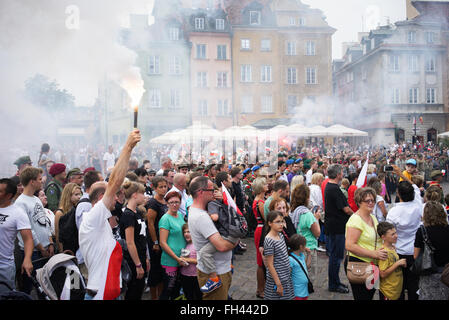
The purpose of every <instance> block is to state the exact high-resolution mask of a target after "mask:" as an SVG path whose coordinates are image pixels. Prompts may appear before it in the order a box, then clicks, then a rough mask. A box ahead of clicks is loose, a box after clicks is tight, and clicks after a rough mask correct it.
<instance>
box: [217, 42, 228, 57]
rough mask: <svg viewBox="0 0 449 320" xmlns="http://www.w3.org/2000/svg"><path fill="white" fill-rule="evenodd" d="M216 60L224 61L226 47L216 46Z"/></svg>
mask: <svg viewBox="0 0 449 320" xmlns="http://www.w3.org/2000/svg"><path fill="white" fill-rule="evenodd" d="M217 59H218V60H226V45H217Z"/></svg>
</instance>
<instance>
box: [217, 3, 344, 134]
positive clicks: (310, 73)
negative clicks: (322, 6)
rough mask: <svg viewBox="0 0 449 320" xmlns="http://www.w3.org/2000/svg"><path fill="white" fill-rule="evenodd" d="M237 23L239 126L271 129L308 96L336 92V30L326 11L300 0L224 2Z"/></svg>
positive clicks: (235, 65)
mask: <svg viewBox="0 0 449 320" xmlns="http://www.w3.org/2000/svg"><path fill="white" fill-rule="evenodd" d="M225 5H226V10H227V13H228V18H229V20H230V23H231V25H232V32H233V34H232V65H233V88H234V107H235V109H236V112H237V123H236V124H237V125H247V124H252V125H255V126H257V127H262V128H263V127H272V126H274V125H276V124H279V123H280V121H282V120H285V121H284V122H285V123H287V121H288V119H289V118H291V117H292V116H293V114H295V113H298V112H301V108H300V106H301V104H302V102H303V100H304V99H305V98H308V99H310V100H312V101H313V100H315V99H316V98H318V97H320V96H330V95H331V92H332V53H331V48H332V40H331V37H332V34H333V33H334V32H335V29H334V28H331V27H329V25H328V24H327V22H326V21H325V18H324V17H323V12H322V11H320V10H318V9H312V8H310V7H309V6H308V5H305V4H302V3H301V2H300V1H291V0H277V1H267V0H259V1H225Z"/></svg>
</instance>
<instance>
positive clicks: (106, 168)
mask: <svg viewBox="0 0 449 320" xmlns="http://www.w3.org/2000/svg"><path fill="white" fill-rule="evenodd" d="M114 165H115V154H114V148H113V147H112V145H110V146H109V149H108V152H105V154H104V156H103V173H104V174H105V175H107V174H108V173H109V172H111V170H112V168H113V167H114Z"/></svg>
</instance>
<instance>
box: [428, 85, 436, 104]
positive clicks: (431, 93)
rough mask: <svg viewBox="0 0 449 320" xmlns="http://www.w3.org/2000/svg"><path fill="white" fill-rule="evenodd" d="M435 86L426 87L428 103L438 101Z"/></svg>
mask: <svg viewBox="0 0 449 320" xmlns="http://www.w3.org/2000/svg"><path fill="white" fill-rule="evenodd" d="M435 93H436V90H435V88H426V103H436V94H435Z"/></svg>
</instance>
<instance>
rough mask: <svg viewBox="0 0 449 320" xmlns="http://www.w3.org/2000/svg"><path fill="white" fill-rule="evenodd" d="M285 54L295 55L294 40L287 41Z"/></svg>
mask: <svg viewBox="0 0 449 320" xmlns="http://www.w3.org/2000/svg"><path fill="white" fill-rule="evenodd" d="M287 55H288V56H296V42H294V41H287Z"/></svg>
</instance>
